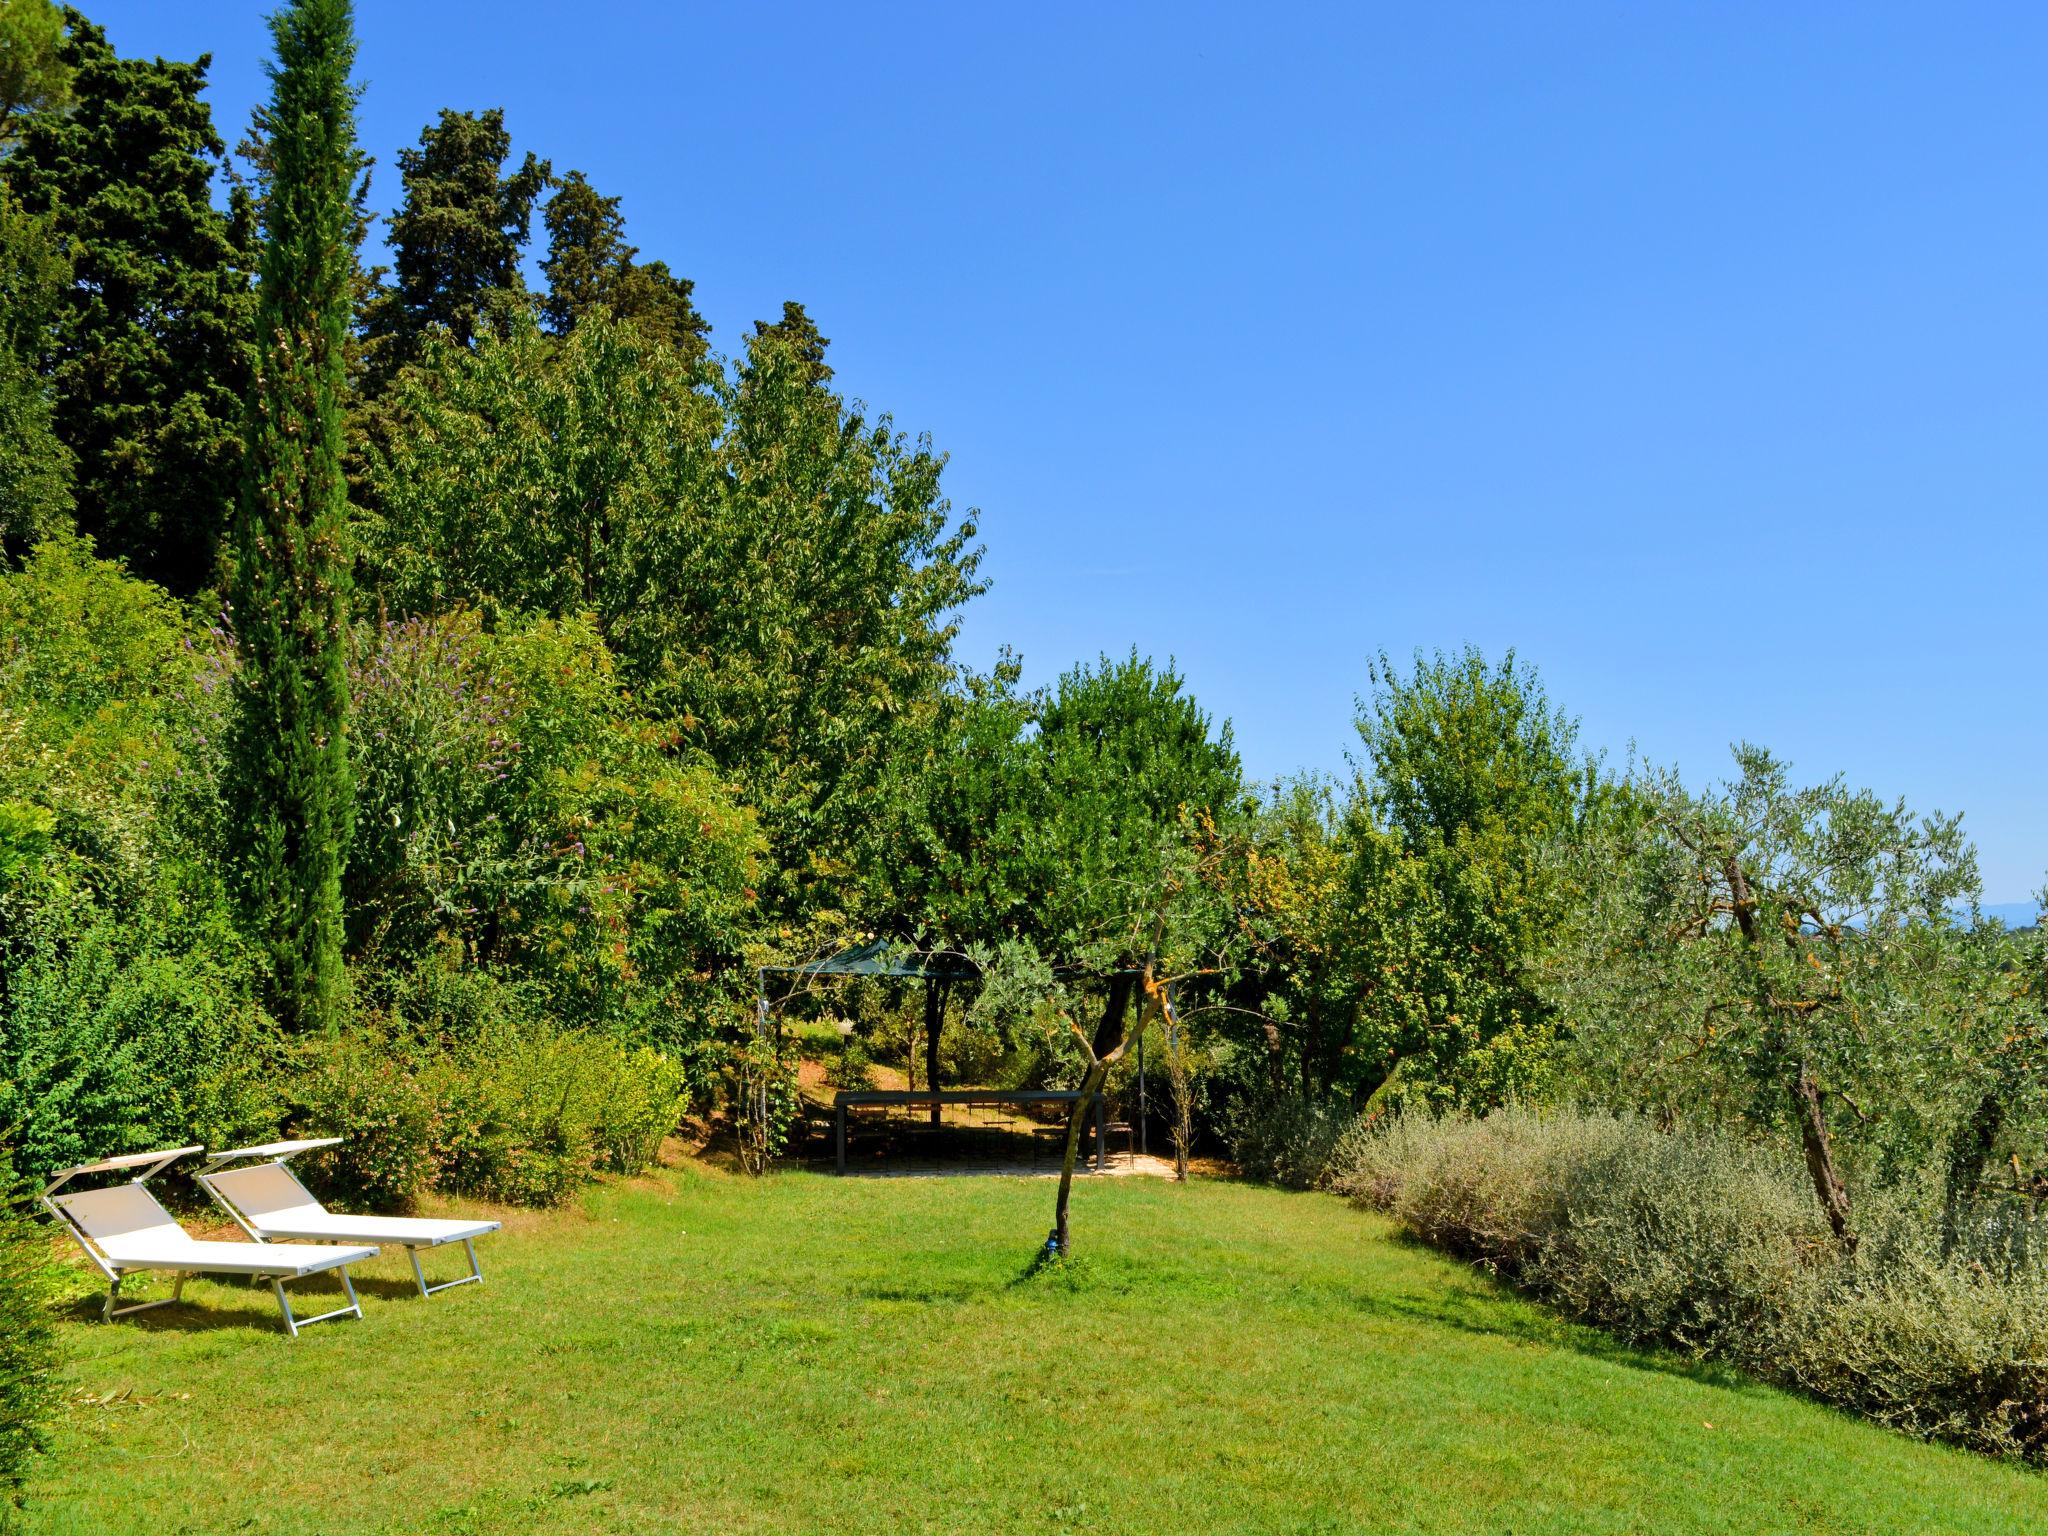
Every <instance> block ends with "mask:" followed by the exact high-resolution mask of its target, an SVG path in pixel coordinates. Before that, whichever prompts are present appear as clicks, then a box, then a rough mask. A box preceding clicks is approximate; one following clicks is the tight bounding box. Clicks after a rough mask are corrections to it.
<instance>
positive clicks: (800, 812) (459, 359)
mask: <svg viewBox="0 0 2048 1536" xmlns="http://www.w3.org/2000/svg"><path fill="white" fill-rule="evenodd" d="M813 336H815V333H813ZM821 345H822V343H816V345H804V344H792V343H791V342H790V341H789V340H787V339H786V335H785V333H784V332H782V331H778V330H776V329H774V328H764V329H762V330H760V331H758V332H757V333H756V335H755V336H754V337H753V338H752V339H751V341H750V348H749V352H748V355H747V357H746V359H745V360H744V361H743V362H742V364H741V365H740V367H739V369H738V377H737V379H735V380H733V381H730V382H729V383H726V384H723V385H716V386H715V388H714V389H713V390H712V391H707V390H705V389H704V388H702V387H700V385H701V382H702V381H701V380H700V379H699V378H698V377H697V376H696V375H695V374H694V373H693V371H692V369H691V368H690V367H689V365H688V363H687V360H686V359H684V358H683V357H682V356H680V355H679V354H678V353H677V352H676V351H675V349H674V348H672V347H668V346H665V345H662V344H660V343H658V342H656V341H654V340H651V339H650V338H649V337H647V336H646V335H645V334H644V333H643V332H641V331H639V330H636V329H635V328H634V327H632V326H630V325H627V324H624V323H621V322H619V321H616V320H613V319H611V318H609V317H602V318H601V317H598V316H596V315H595V314H593V315H592V316H590V317H588V318H586V319H584V320H583V321H581V322H580V323H579V324H578V325H577V326H576V328H575V329H574V330H573V331H572V332H570V334H569V335H568V336H566V337H564V338H562V339H561V340H560V341H559V342H553V341H550V340H549V339H548V338H546V337H543V336H541V335H540V334H539V333H538V331H537V330H535V329H534V328H533V326H532V324H531V322H521V323H520V324H518V325H516V326H515V327H514V328H513V329H512V330H511V332H510V333H509V334H508V335H507V336H506V337H505V338H503V339H502V340H499V339H490V340H487V341H485V342H484V343H482V344H481V345H479V346H478V348H477V349H476V350H475V351H474V352H473V353H470V352H463V351H461V350H458V349H456V348H454V347H452V346H450V345H445V344H444V345H442V346H439V347H436V348H433V349H430V352H429V355H428V361H427V364H426V366H425V367H424V368H422V369H421V370H419V371H418V373H417V375H416V376H415V377H413V378H411V379H409V380H407V381H405V382H404V383H402V384H401V386H400V388H399V390H398V391H397V392H396V394H395V395H394V397H393V401H392V404H393V408H394V410H395V412H396V413H397V416H396V419H397V420H399V421H401V422H402V423H403V429H402V430H400V431H398V432H396V433H395V434H394V435H393V437H392V439H391V441H390V444H389V447H388V450H387V451H386V452H385V453H383V454H382V455H381V456H380V459H379V463H378V466H377V468H376V470H375V471H374V474H373V485H374V491H375V495H376V498H377V500H378V502H379V504H380V505H381V506H382V508H383V521H382V523H381V525H380V526H378V527H377V528H375V529H374V530H373V533H372V537H371V540H370V542H371V546H372V547H371V550H370V558H369V562H368V563H369V565H370V567H371V569H372V572H373V579H374V580H375V581H376V582H377V584H378V588H379V591H380V593H381V595H383V596H384V598H385V599H386V601H387V602H388V603H389V604H390V605H391V607H392V609H393V610H394V611H395V612H399V613H419V612H426V611H430V610H433V609H437V608H442V607H446V606H449V605H451V604H453V603H458V602H466V603H469V604H472V605H474V606H477V607H479V608H482V609H485V610H487V611H490V610H497V611H508V610H509V611H513V612H520V613H528V614H539V615H546V616H550V617H563V616H567V615H569V614H573V613H588V614H590V615H591V616H592V618H593V619H594V620H595V622H596V624H597V626H598V629H599V632H600V633H601V634H602V636H603V638H604V641H605V644H606V645H607V646H608V647H609V648H610V649H611V650H612V651H613V653H614V654H615V655H617V657H618V658H619V661H620V664H621V668H622V670H623V672H624V675H625V676H626V678H627V680H628V682H629V684H630V686H631V687H632V688H633V691H634V693H635V695H636V697H637V698H638V700H639V702H640V704H641V706H642V707H643V708H644V709H645V710H646V711H647V712H648V713H649V714H650V715H651V716H654V717H658V718H661V719H664V720H667V721H669V722H671V723H672V725H673V727H674V729H675V732H676V739H677V745H678V746H679V747H688V748H693V749H698V750H701V751H703V752H704V753H706V754H707V755H708V756H709V758H710V759H711V760H712V761H713V762H715V763H717V764H718V765H719V767H720V768H721V769H722V770H724V771H725V772H726V773H728V774H730V775H732V776H733V777H734V779H736V780H737V781H738V782H740V783H741V784H742V785H743V786H744V788H745V791H746V793H747V797H748V799H749V800H750V801H751V803H753V804H754V805H755V806H757V807H758V808H759V809H760V811H761V816H762V824H763V828H764V830H765V831H766V832H767V834H768V838H769V845H770V849H771V855H772V856H771V860H770V869H771V873H770V876H769V882H768V885H767V887H766V888H765V889H764V892H763V897H764V901H765V902H766V903H767V905H768V907H769V910H770V911H772V912H774V913H775V914H776V915H777V916H779V917H781V918H783V919H785V920H796V919H800V918H802V917H803V916H804V915H805V914H811V913H815V912H818V911H820V910H822V909H828V908H829V909H834V910H842V911H843V910H847V909H848V908H849V907H850V906H851V905H853V904H855V903H856V902H857V901H858V900H859V899H860V897H861V894H862V892H863V890H864V889H865V886H864V879H865V877H864V875H863V873H862V871H863V869H864V868H865V867H866V866H867V865H868V864H869V863H871V862H872V854H873V850H874V845H875V843H876V841H877V840H878V839H879V837H880V836H881V828H882V827H883V826H884V825H886V823H887V819H888V818H887V811H888V807H889V797H890V796H891V795H892V794H893V793H894V792H895V790H896V788H897V779H896V777H895V774H896V768H895V765H896V763H897V761H898V758H899V754H900V753H901V752H902V751H904V750H905V749H906V748H913V747H915V746H917V745H920V744H921V743H922V742H923V741H924V740H925V737H924V736H923V735H922V734H921V733H922V732H923V731H924V730H925V726H924V724H923V723H922V722H923V721H924V720H925V719H926V718H927V715H928V712H929V710H930V708H931V706H932V703H933V701H934V700H935V699H936V698H937V696H938V695H939V693H940V692H941V690H942V689H943V687H944V685H945V683H946V680H947V678H948V676H949V675H950V665H951V664H950V650H951V645H952V639H953V633H954V618H953V614H954V610H956V609H957V608H958V607H959V606H960V605H961V604H962V603H964V602H965V601H967V600H968V599H969V598H971V597H972V596H974V595H975V594H976V593H977V592H979V591H980V590H981V587H980V584H979V582H978V581H977V580H976V579H975V569H976V564H977V562H978V559H979V551H978V550H977V549H975V548H974V547H972V545H971V544H970V540H971V539H972V537H973V534H974V526H973V523H972V522H971V521H962V522H959V523H956V522H955V521H954V519H953V517H952V512H951V507H950V505H949V504H948V503H947V502H946V500H945V499H944V497H943V496H942V495H941V494H940V486H939V482H940V475H941V472H942V470H943V468H944V464H945V461H944V459H943V458H942V457H941V456H940V455H938V454H936V453H934V452H933V451H932V449H931V447H930V445H929V444H928V443H923V442H920V443H917V444H915V445H912V444H910V443H907V442H906V441H905V440H904V439H903V438H902V437H901V436H900V435H899V434H897V433H896V432H895V431H894V430H893V428H892V425H891V423H890V422H889V421H888V419H887V418H886V417H885V418H883V419H881V420H880V421H877V422H872V423H871V422H869V421H867V420H866V419H864V418H863V417H862V416H861V415H859V414H858V413H856V412H854V411H851V410H849V409H848V408H847V406H846V405H845V403H844V402H843V401H842V400H841V399H840V398H839V397H838V396H837V395H835V394H833V393H832V392H831V391H830V390H829V389H828V388H827V387H826V384H825V370H824V369H823V367H822V362H821V356H822V354H821V353H819V352H818V351H817V347H818V346H821Z"/></svg>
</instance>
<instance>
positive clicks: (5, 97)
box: [0, 0, 71, 154]
mask: <svg viewBox="0 0 2048 1536" xmlns="http://www.w3.org/2000/svg"><path fill="white" fill-rule="evenodd" d="M63 46H64V13H63V12H62V11H60V10H58V9H57V7H56V6H54V5H52V4H51V3H50V0H0V154H4V153H6V151H7V147H8V145H9V144H11V143H12V142H13V141H14V139H15V138H16V136H17V135H19V133H20V132H21V127H22V123H23V121H24V119H26V118H28V117H30V116H31V115H33V114H35V113H37V112H55V111H59V110H61V109H62V108H63V107H64V106H65V105H66V103H67V102H68V101H69V99H70V90H71V72H70V70H69V69H67V68H66V67H65V64H64V59H63V56H62V50H63Z"/></svg>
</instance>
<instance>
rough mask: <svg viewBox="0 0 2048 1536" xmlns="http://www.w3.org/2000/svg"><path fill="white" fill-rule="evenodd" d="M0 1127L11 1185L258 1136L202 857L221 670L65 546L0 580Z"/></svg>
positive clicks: (195, 636)
mask: <svg viewBox="0 0 2048 1536" xmlns="http://www.w3.org/2000/svg"><path fill="white" fill-rule="evenodd" d="M0 658H5V664H4V665H0V1125H5V1126H8V1127H9V1128H10V1131H9V1137H8V1139H9V1142H10V1145H11V1146H12V1148H13V1151H14V1153H15V1157H16V1165H17V1167H18V1168H19V1169H20V1170H21V1172H23V1173H24V1174H25V1175H30V1176H34V1175H38V1174H45V1173H47V1172H48V1171H49V1170H50V1169H51V1168H53V1167H61V1166H63V1165H64V1164H66V1163H75V1162H80V1161H83V1160H84V1159H86V1158H90V1157H98V1156H105V1155H107V1154H109V1153H112V1152H116V1151H121V1150H123V1149H128V1148H133V1147H136V1146H146V1145H153V1146H162V1145H166V1144H167V1141H166V1138H169V1139H170V1140H172V1141H175V1140H177V1139H179V1138H190V1139H201V1138H203V1139H205V1140H207V1141H209V1142H212V1141H215V1140H216V1139H217V1138H224V1137H232V1136H238V1135H242V1134H246V1133H251V1132H254V1133H256V1134H259V1135H261V1134H268V1133H269V1132H271V1131H273V1130H274V1129H275V1125H276V1121H275V1119H274V1117H267V1106H268V1104H269V1102H270V1100H271V1098H272V1096H273V1094H274V1092H275V1083H274V1081H271V1080H270V1075H269V1063H268V1058H267V1054H266V1053H267V1051H268V1049H269V1046H270V1043H271V1039H270V1030H269V1026H268V1022H267V1021H266V1020H265V1019H264V1018H263V1016H262V1013H261V1010H260V1008H259V1006H258V1003H257V995H258V993H257V987H256V966H255V964H254V959H253V957H252V956H251V955H250V953H249V950H248V946H247V945H246V944H245V943H244V941H243V939H242V936H241V935H240V934H239V933H238V932H237V931H236V927H235V924H234V921H233V906H232V903H231V901H230V900H229V897H228V893H227V891H226V890H225V888H224V886H223V883H222V881H221V879H220V877H219V874H218V864H217V861H216V860H215V859H214V858H213V857H212V856H211V855H212V852H213V850H214V848H215V847H217V846H218V844H217V841H216V839H215V838H214V837H213V836H212V833H213V830H214V827H215V825H216V817H215V816H214V815H213V814H212V807H211V805H210V804H209V802H211V801H212V800H214V799H215V798H216V789H217V781H216V779H215V777H214V772H213V765H214V764H215V762H216V761H217V757H218V753H217V750H216V749H215V747H214V746H213V745H212V743H211V740H210V738H212V737H214V736H215V735H216V733H217V731H218V725H219V721H218V715H219V712H220V710H221V708H222V705H221V702H220V701H221V694H222V692H223V687H222V684H221V681H220V672H219V666H218V664H219V662H220V660H221V658H220V656H219V654H218V652H217V651H216V650H215V649H214V647H213V646H212V644H211V637H210V636H209V635H208V634H207V633H206V631H205V630H203V629H200V628H198V627H196V626H195V625H194V623H193V622H192V621H191V619H190V618H189V617H188V616H187V615H186V613H185V612H184V610H183V609H181V607H180V605H179V604H177V603H176V602H175V601H174V600H173V599H172V598H171V597H170V596H169V595H168V594H167V593H166V592H165V591H164V590H163V589H162V588H161V587H159V586H156V585H155V584H154V583H151V582H145V581H139V580H136V579H134V578H133V577H130V576H129V575H127V574H126V573H125V571H123V569H122V568H121V567H120V566H119V565H118V564H116V563H114V562H111V561H103V560H96V559H94V558H93V556H92V552H91V547H90V545H88V544H87V543H86V541H84V540H83V539H81V538H79V537H78V536H76V535H75V534H67V535H64V536H61V537H59V538H56V539H53V540H50V541H48V542H46V543H44V544H42V545H40V546H38V547H37V548H36V549H35V550H33V551H32V552H31V553H30V555H29V557H28V558H27V559H26V560H25V561H24V562H23V563H22V565H21V566H20V568H19V569H17V570H14V571H11V572H8V573H6V574H5V575H0Z"/></svg>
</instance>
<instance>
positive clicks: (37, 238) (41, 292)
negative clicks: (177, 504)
mask: <svg viewBox="0 0 2048 1536" xmlns="http://www.w3.org/2000/svg"><path fill="white" fill-rule="evenodd" d="M51 223H52V220H51V219H50V218H49V217H47V216H45V217H43V218H37V217H35V216H33V215H31V214H28V213H25V212H23V210H22V208H21V206H20V205H19V204H18V203H16V202H15V200H14V197H13V195H12V194H11V193H10V192H9V191H8V190H7V187H6V185H5V184H4V183H0V552H4V553H6V554H11V555H15V554H20V553H21V552H23V551H24V550H26V549H27V548H28V546H29V545H31V544H33V543H35V542H37V541H38V540H41V539H44V538H47V537H49V536H50V535H51V534H53V533H56V532H58V531H60V530H61V529H63V528H65V527H67V526H68V525H69V524H70V521H71V476H72V459H71V451H70V449H68V448H66V447H65V446H64V444H63V443H62V442H60V441H59V440H58V438H57V433H56V429H55V426H54V425H53V423H52V420H51V401H50V395H49V391H48V389H47V388H46V387H45V386H44V383H43V380H42V378H41V377H40V376H39V375H38V373H37V371H36V370H37V366H38V364H39V363H40V362H41V360H42V357H43V355H44V353H45V351H46V350H47V349H48V347H49V344H50V340H51V327H52V324H53V322H54V320H55V318H56V314H57V307H58V304H59V303H60V301H61V296H62V293H63V289H64V284H65V281H66V279H67V278H68V277H69V276H70V264H69V263H68V262H66V261H65V260H64V257H63V254H62V253H61V252H60V251H59V250H58V248H57V242H56V239H55V238H54V235H53V233H52V231H51V228H50V225H51Z"/></svg>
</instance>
